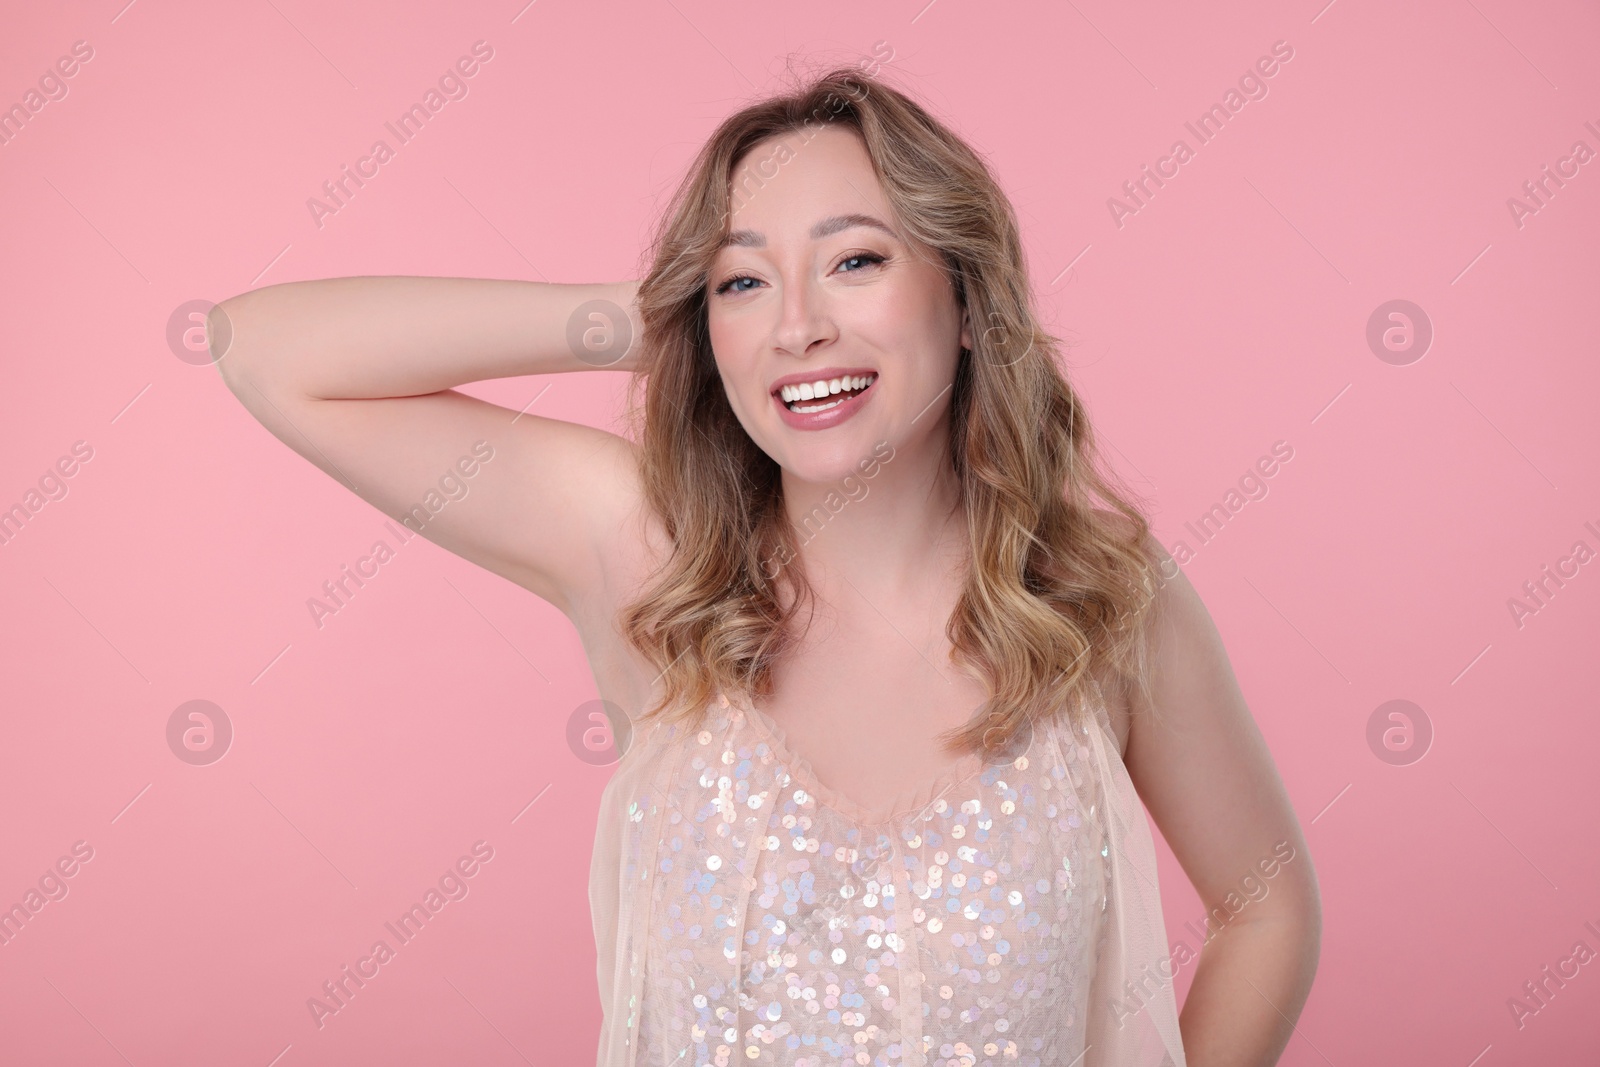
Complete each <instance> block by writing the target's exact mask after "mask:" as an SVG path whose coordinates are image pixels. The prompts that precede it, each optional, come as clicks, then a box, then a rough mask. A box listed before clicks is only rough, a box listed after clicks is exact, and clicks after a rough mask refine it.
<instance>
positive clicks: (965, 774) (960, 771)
mask: <svg viewBox="0 0 1600 1067" xmlns="http://www.w3.org/2000/svg"><path fill="white" fill-rule="evenodd" d="M729 699H730V698H728V697H727V696H726V694H719V697H718V700H717V701H716V702H717V703H720V702H721V701H722V700H729ZM730 703H732V705H733V707H732V709H730V710H736V711H737V712H739V713H741V714H743V716H744V717H745V719H746V720H747V721H748V722H749V723H750V724H751V725H752V726H753V727H754V728H755V730H756V732H757V733H758V734H760V735H761V736H762V737H763V738H764V739H765V740H766V742H767V744H768V745H769V746H770V747H771V748H772V751H773V753H774V754H775V755H776V756H777V757H778V759H779V761H780V762H782V763H783V764H784V765H785V767H786V768H787V769H788V771H789V775H790V777H791V778H792V779H793V780H794V781H795V782H796V784H798V785H799V786H800V787H801V788H803V789H805V790H806V791H807V792H808V793H810V794H812V795H813V796H814V797H815V798H816V801H817V805H818V806H819V807H823V808H827V809H828V810H830V811H833V812H837V813H838V814H840V815H842V816H844V817H845V818H847V819H849V820H851V821H852V822H854V823H856V824H857V825H858V826H863V827H883V826H889V825H893V824H897V823H900V822H903V821H905V820H907V819H909V818H911V817H913V816H915V815H918V814H920V813H921V812H922V811H924V810H925V809H926V808H927V807H928V806H929V805H931V804H932V803H933V802H934V801H936V800H938V799H939V798H940V797H941V796H943V795H944V794H946V793H948V792H950V791H951V790H952V789H956V788H958V787H960V786H962V785H965V784H967V783H968V782H970V781H971V780H972V779H973V778H975V777H977V776H978V775H979V774H981V773H982V772H983V771H984V769H985V768H986V767H988V766H991V765H992V764H989V763H987V762H986V761H985V760H984V758H983V757H982V756H981V755H979V754H978V753H976V752H966V753H963V754H962V755H961V756H960V758H959V759H957V761H956V762H955V764H954V765H953V766H951V767H949V768H948V769H946V770H945V771H944V772H943V773H941V774H939V775H937V776H935V777H934V778H933V779H932V780H931V781H929V782H925V783H924V784H923V785H921V786H919V787H916V788H913V789H908V790H903V791H902V792H901V793H900V794H899V795H897V796H895V797H894V798H892V799H890V800H889V801H888V802H886V803H885V804H883V805H881V806H880V807H879V808H878V809H877V810H872V809H868V808H866V807H865V806H863V805H861V804H858V803H856V802H855V801H854V800H852V799H850V798H849V797H847V796H845V795H844V794H842V793H840V792H839V791H838V790H836V789H834V788H832V787H831V786H829V785H827V784H826V783H825V782H823V781H821V780H820V779H819V778H818V777H817V774H816V772H815V771H814V770H813V769H812V767H811V761H810V760H808V759H806V758H805V757H804V756H802V755H800V753H799V752H797V751H795V749H794V747H793V746H792V745H791V743H790V741H789V737H788V735H787V734H785V733H784V731H783V727H781V726H779V725H778V723H777V722H776V721H775V720H774V719H773V718H772V717H771V716H770V715H768V714H766V713H765V712H763V711H762V710H761V709H760V708H757V707H756V706H755V705H754V703H752V702H750V701H746V700H738V701H730ZM1028 747H1029V751H1031V750H1032V746H1031V745H1029V746H1028Z"/></svg>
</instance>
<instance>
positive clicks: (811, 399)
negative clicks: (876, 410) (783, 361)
mask: <svg viewBox="0 0 1600 1067" xmlns="http://www.w3.org/2000/svg"><path fill="white" fill-rule="evenodd" d="M795 377H799V376H798V375H797V376H795ZM877 380H878V374H877V372H876V371H867V372H866V373H864V374H841V375H837V376H834V377H820V376H819V377H817V378H815V379H812V380H809V381H806V380H801V381H794V380H790V381H788V382H785V383H783V384H781V385H779V386H778V387H777V388H776V389H774V390H773V393H772V399H773V401H774V403H776V404H777V405H778V412H779V414H780V416H781V417H782V418H783V421H784V422H786V423H788V424H789V425H790V426H792V427H793V428H795V429H797V430H822V429H827V428H828V427H831V426H837V425H838V424H839V423H841V422H843V421H844V420H845V419H848V418H849V417H850V416H852V415H854V414H855V413H856V412H857V411H858V410H860V408H861V405H862V404H863V403H865V398H866V397H867V395H868V394H869V393H870V392H871V390H872V385H873V383H874V382H876V381H877Z"/></svg>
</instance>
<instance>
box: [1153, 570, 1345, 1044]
mask: <svg viewBox="0 0 1600 1067" xmlns="http://www.w3.org/2000/svg"><path fill="white" fill-rule="evenodd" d="M1156 554H1157V555H1158V556H1159V557H1160V559H1161V562H1162V563H1163V565H1164V567H1165V569H1164V570H1163V572H1162V573H1163V574H1174V577H1172V578H1170V579H1167V580H1166V581H1165V582H1164V584H1163V585H1162V588H1161V590H1160V591H1159V592H1158V593H1157V595H1156V602H1155V611H1154V613H1153V618H1152V622H1151V631H1150V633H1151V636H1152V646H1151V647H1152V657H1151V658H1152V663H1153V669H1154V677H1153V683H1152V700H1153V705H1154V710H1153V711H1152V708H1150V707H1145V706H1141V705H1140V704H1139V703H1138V699H1137V697H1135V698H1134V701H1135V702H1134V704H1133V707H1132V714H1131V722H1130V726H1129V732H1128V746H1127V753H1126V756H1125V762H1126V764H1127V767H1128V773H1129V776H1130V777H1131V778H1132V779H1133V782H1134V785H1135V787H1136V788H1137V789H1138V791H1139V795H1140V797H1141V798H1142V799H1143V800H1144V802H1145V805H1146V807H1148V808H1149V809H1150V814H1151V816H1152V817H1153V818H1154V819H1155V822H1156V825H1157V826H1159V827H1160V829H1161V832H1162V835H1163V836H1164V837H1165V838H1166V840H1167V843H1168V844H1169V845H1170V846H1171V847H1172V851H1173V854H1174V855H1175V856H1176V857H1177V859H1178V862H1179V863H1181V864H1182V865H1183V869H1184V872H1185V873H1186V874H1188V876H1189V879H1190V881H1192V882H1193V883H1194V885H1195V888H1196V889H1197V890H1198V891H1199V893H1200V899H1201V900H1202V902H1203V903H1204V905H1205V907H1206V909H1207V913H1208V916H1212V917H1211V918H1210V920H1209V923H1208V925H1207V927H1206V930H1207V931H1210V930H1216V931H1218V932H1217V933H1216V934H1215V935H1214V936H1212V935H1210V934H1209V933H1208V934H1207V936H1208V938H1209V940H1208V941H1206V942H1205V943H1204V947H1203V948H1202V947H1201V945H1200V944H1198V943H1197V944H1190V945H1189V947H1190V948H1191V949H1193V950H1196V951H1198V952H1199V953H1200V962H1199V964H1198V967H1197V969H1196V971H1195V976H1194V982H1193V983H1192V984H1191V985H1190V987H1189V994H1188V996H1187V998H1185V1000H1184V1004H1183V1012H1182V1014H1181V1015H1180V1017H1179V1027H1180V1029H1181V1030H1182V1033H1183V1046H1184V1053H1185V1056H1186V1058H1187V1060H1188V1063H1189V1067H1223V1065H1227V1067H1271V1065H1272V1064H1275V1063H1277V1061H1278V1057H1279V1056H1280V1055H1282V1053H1283V1050H1284V1048H1285V1046H1287V1044H1288V1042H1289V1039H1290V1037H1291V1036H1292V1035H1293V1032H1294V1022H1295V1020H1296V1019H1298V1018H1299V1016H1300V1010H1301V1008H1303V1007H1304V1006H1305V1002H1306V998H1307V997H1308V996H1309V995H1310V993H1311V983H1312V980H1313V978H1314V977H1315V975H1316V970H1317V957H1318V955H1319V952H1320V947H1321V938H1322V907H1321V902H1320V897H1319V893H1318V888H1317V877H1316V872H1315V871H1314V870H1313V868H1312V865H1311V855H1310V852H1309V850H1308V849H1307V848H1306V843H1305V838H1304V837H1303V835H1302V834H1301V831H1300V824H1299V822H1298V821H1297V820H1296V819H1295V815H1294V809H1293V808H1292V807H1291V806H1290V804H1289V798H1288V795H1287V793H1286V792H1285V791H1284V788H1283V783H1282V781H1281V780H1280V779H1279V777H1278V772H1277V769H1276V767H1275V766H1274V765H1273V762H1272V755H1271V753H1270V752H1269V751H1268V750H1267V745H1266V742H1265V740H1263V738H1262V736H1261V732H1260V730H1258V729H1257V727H1256V724H1255V720H1254V719H1252V718H1251V716H1250V710H1249V708H1247V707H1246V706H1245V701H1244V696H1243V694H1242V693H1241V692H1240V690H1239V684H1238V682H1237V680H1236V679H1235V677H1234V674H1233V669H1232V667H1231V665H1230V664H1229V662H1228V655H1227V652H1226V651H1225V650H1224V648H1223V645H1222V638H1221V636H1220V635H1219V634H1218V633H1217V628H1216V626H1215V625H1214V624H1213V622H1212V620H1211V616H1210V614H1209V613H1208V612H1207V611H1206V608H1205V605H1204V604H1203V603H1202V602H1201V600H1200V597H1199V594H1198V593H1196V592H1195V589H1194V586H1193V585H1191V584H1190V582H1189V579H1188V578H1187V577H1186V576H1185V575H1184V574H1183V572H1182V571H1181V570H1179V569H1178V566H1177V564H1176V563H1174V562H1172V561H1171V557H1169V556H1167V555H1166V553H1165V552H1163V551H1161V550H1159V548H1157V549H1156ZM1178 940H1182V941H1184V942H1185V943H1189V942H1191V941H1193V942H1198V941H1199V940H1200V938H1199V937H1198V936H1196V935H1193V934H1192V932H1189V931H1186V932H1185V933H1184V934H1182V935H1181V936H1179V937H1178Z"/></svg>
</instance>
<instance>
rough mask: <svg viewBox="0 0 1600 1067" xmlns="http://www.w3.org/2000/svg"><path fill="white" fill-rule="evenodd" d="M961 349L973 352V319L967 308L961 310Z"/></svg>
mask: <svg viewBox="0 0 1600 1067" xmlns="http://www.w3.org/2000/svg"><path fill="white" fill-rule="evenodd" d="M961 347H962V348H965V349H966V350H967V351H968V352H971V351H972V317H971V316H970V315H969V314H968V313H967V309H966V308H962V309H961Z"/></svg>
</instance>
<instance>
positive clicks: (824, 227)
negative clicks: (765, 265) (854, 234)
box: [722, 213, 899, 248]
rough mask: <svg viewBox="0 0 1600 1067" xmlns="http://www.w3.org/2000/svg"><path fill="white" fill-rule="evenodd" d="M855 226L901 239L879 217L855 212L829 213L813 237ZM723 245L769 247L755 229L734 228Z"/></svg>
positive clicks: (820, 222) (818, 238) (812, 230)
mask: <svg viewBox="0 0 1600 1067" xmlns="http://www.w3.org/2000/svg"><path fill="white" fill-rule="evenodd" d="M854 226H867V227H870V228H871V229H874V230H882V231H883V232H884V233H886V234H888V235H889V236H890V237H893V238H895V239H897V240H898V239H899V234H897V233H895V232H894V231H893V230H891V229H889V227H887V226H885V225H884V224H883V223H882V222H880V221H879V220H878V219H875V218H873V217H872V216H871V215H861V214H854V213H853V214H849V215H829V216H828V217H827V218H825V219H822V220H821V221H819V222H818V223H817V224H816V225H814V226H812V227H811V239H812V240H813V241H820V240H822V239H823V238H824V237H827V236H829V235H830V234H835V233H838V232H839V231H840V230H848V229H850V228H851V227H854ZM722 246H723V247H724V248H729V247H737V248H765V247H767V239H766V237H765V236H764V235H762V234H759V233H757V232H756V231H754V230H733V231H732V232H730V233H729V234H728V236H727V237H725V238H724V239H723V241H722Z"/></svg>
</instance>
